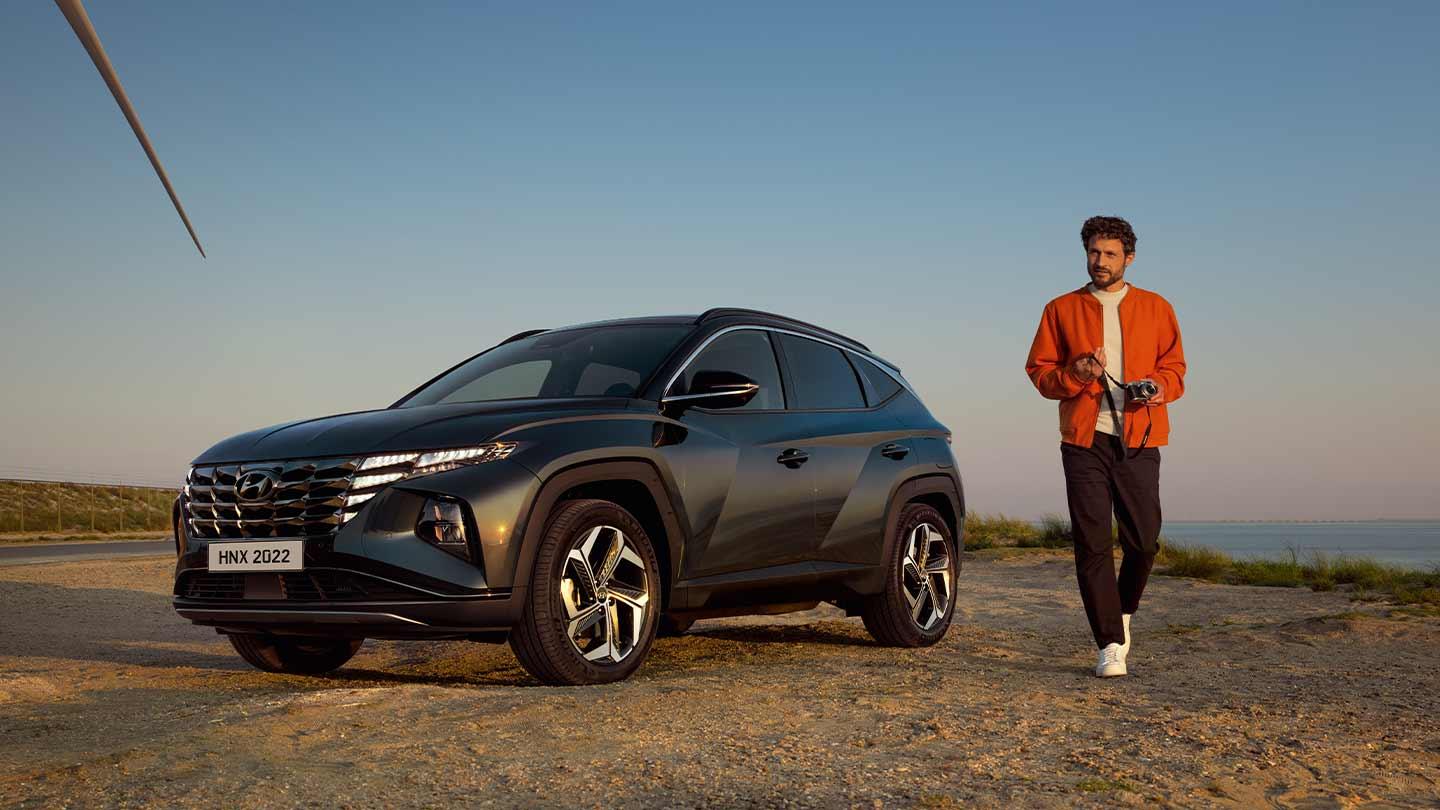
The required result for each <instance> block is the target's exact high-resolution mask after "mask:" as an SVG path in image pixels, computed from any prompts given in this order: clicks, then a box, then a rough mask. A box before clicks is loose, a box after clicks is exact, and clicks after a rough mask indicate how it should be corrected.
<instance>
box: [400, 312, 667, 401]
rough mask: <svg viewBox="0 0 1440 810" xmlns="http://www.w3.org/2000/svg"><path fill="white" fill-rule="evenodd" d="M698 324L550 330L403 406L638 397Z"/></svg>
mask: <svg viewBox="0 0 1440 810" xmlns="http://www.w3.org/2000/svg"><path fill="white" fill-rule="evenodd" d="M693 328H694V327H691V326H672V325H644V326H639V325H637V326H599V327H594V328H590V329H566V330H562V331H558V332H544V333H541V334H539V335H534V336H532V337H528V338H521V339H520V340H517V341H515V342H513V343H506V344H504V345H502V346H496V347H495V348H493V349H491V350H490V351H488V352H485V353H484V354H481V355H479V356H477V357H473V358H471V359H470V360H469V361H467V362H465V363H462V364H461V365H460V366H458V367H456V368H455V369H452V370H451V371H449V372H447V373H446V374H444V375H443V376H441V377H440V378H439V379H437V380H435V381H434V382H432V383H430V384H429V385H427V386H425V387H424V388H422V389H420V390H419V391H417V392H415V393H414V394H413V395H411V396H410V397H409V398H407V399H404V400H402V401H401V402H399V403H397V404H396V407H399V408H415V407H419V406H421V405H441V404H445V403H450V402H490V401H493V400H497V399H549V398H554V397H633V396H635V395H636V394H638V393H639V390H640V386H641V385H642V384H643V383H644V382H645V380H646V379H648V378H649V377H650V375H651V374H652V373H654V371H655V367H656V366H658V365H660V362H661V361H663V360H664V359H665V357H666V356H667V355H668V354H670V351H671V350H672V349H674V348H675V345H676V344H677V343H679V342H680V340H681V339H682V338H684V337H685V336H686V335H688V334H689V333H690V330H691V329H693Z"/></svg>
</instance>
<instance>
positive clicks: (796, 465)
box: [670, 329, 815, 579]
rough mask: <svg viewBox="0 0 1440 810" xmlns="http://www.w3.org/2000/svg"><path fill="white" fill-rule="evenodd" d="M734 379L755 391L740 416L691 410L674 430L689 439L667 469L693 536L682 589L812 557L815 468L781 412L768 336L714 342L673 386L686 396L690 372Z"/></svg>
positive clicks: (744, 334) (800, 421)
mask: <svg viewBox="0 0 1440 810" xmlns="http://www.w3.org/2000/svg"><path fill="white" fill-rule="evenodd" d="M701 371H727V372H733V373H739V374H743V375H745V376H746V377H748V378H750V379H752V380H754V381H755V382H756V383H758V384H759V385H760V391H759V392H758V393H757V394H756V395H755V398H754V399H752V400H750V402H749V403H748V404H747V405H745V406H744V407H741V408H729V409H716V410H709V409H705V408H702V407H696V408H691V409H689V410H687V411H686V412H685V413H684V414H683V415H682V416H681V417H680V422H681V423H682V424H683V425H684V426H685V428H686V430H687V432H688V438H687V439H686V440H685V441H684V442H683V443H682V444H680V445H679V446H677V447H676V448H674V451H673V454H672V455H671V462H672V469H673V470H675V473H676V476H677V478H678V479H679V481H680V485H681V486H682V487H683V488H684V490H685V501H686V508H687V509H688V510H689V512H690V515H689V518H690V524H691V527H692V530H693V534H692V539H691V546H690V548H689V549H687V554H686V560H685V563H684V564H683V566H682V571H681V576H682V577H683V578H685V579H693V578H696V577H704V576H711V575H715V574H726V573H733V572H738V571H748V570H753V569H758V568H768V567H772V566H777V565H785V564H788V563H798V562H803V561H806V560H808V559H809V558H810V557H811V556H812V555H813V552H814V547H815V518H814V508H813V493H814V487H815V478H814V469H815V467H814V464H813V463H811V462H810V460H809V458H808V454H809V453H810V451H811V450H812V449H813V448H812V447H811V445H809V444H806V443H805V442H804V441H801V439H802V438H803V437H805V436H806V435H807V431H806V426H805V419H804V416H803V415H801V414H794V413H790V412H787V411H786V410H785V392H784V389H783V386H782V384H781V381H780V371H779V366H778V363H777V361H776V357H775V352H774V346H773V343H772V341H771V337H770V334H769V333H768V332H766V331H764V330H760V329H742V330H737V331H734V332H727V333H724V334H722V335H720V336H719V337H718V338H716V339H715V340H714V341H713V342H712V343H711V344H710V345H709V346H707V347H706V348H705V350H704V351H702V352H701V353H700V354H699V355H698V356H696V358H695V360H694V361H692V362H691V363H690V365H689V366H688V367H686V369H685V370H684V371H682V373H681V374H680V376H679V377H678V378H677V379H676V381H675V383H674V385H672V386H671V391H670V393H671V394H678V393H685V392H687V391H688V390H689V382H690V380H691V379H692V378H693V377H694V375H695V374H696V373H697V372H701Z"/></svg>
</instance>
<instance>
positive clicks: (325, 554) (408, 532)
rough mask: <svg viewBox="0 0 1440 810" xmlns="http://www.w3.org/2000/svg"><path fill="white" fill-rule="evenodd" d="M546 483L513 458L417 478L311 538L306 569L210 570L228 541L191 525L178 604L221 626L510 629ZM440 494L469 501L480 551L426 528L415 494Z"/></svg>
mask: <svg viewBox="0 0 1440 810" xmlns="http://www.w3.org/2000/svg"><path fill="white" fill-rule="evenodd" d="M537 485H538V481H537V479H536V478H535V476H534V475H533V474H532V473H530V472H529V471H528V470H525V468H523V467H521V466H519V465H516V464H513V463H507V462H504V461H500V462H493V463H491V464H484V465H477V466H474V467H464V468H460V469H457V470H453V471H450V472H445V473H438V474H435V475H430V476H425V477H423V478H417V479H410V480H406V481H404V482H401V483H398V484H396V485H393V486H392V487H391V488H390V489H387V490H385V491H383V492H381V493H380V494H379V495H377V496H375V497H374V498H372V499H371V500H370V501H369V502H367V503H366V504H365V506H364V507H363V509H362V510H361V511H360V513H359V514H358V515H357V516H356V517H355V518H353V519H351V520H350V521H349V522H347V523H346V524H345V525H344V526H342V527H341V528H340V530H339V531H338V532H336V533H335V534H333V535H326V536H320V537H306V538H303V539H304V541H305V554H304V570H303V571H297V572H285V573H273V572H254V573H251V572H245V573H222V572H211V571H209V570H208V559H209V547H210V545H212V544H220V543H225V542H228V541H227V540H225V539H206V538H198V537H192V536H189V535H188V533H187V534H186V535H185V536H183V537H182V538H181V542H180V546H181V554H180V556H179V560H178V562H177V565H176V569H175V588H174V595H175V598H174V603H173V604H174V607H175V611H176V612H177V613H178V614H179V615H180V616H182V617H184V618H186V619H189V620H190V621H192V622H194V623H196V624H199V625H204V626H211V627H216V628H217V629H219V630H221V631H222V632H265V633H273V634H277V635H310V636H316V635H320V636H330V637H351V638H360V637H364V638H466V637H470V638H485V639H494V638H498V637H503V634H504V633H505V632H507V631H508V630H509V628H510V627H512V626H513V625H514V624H515V623H516V622H517V621H518V620H519V618H520V614H521V611H522V610H523V606H524V601H525V593H524V591H525V589H524V586H523V584H522V585H520V586H519V587H516V583H515V582H514V581H513V580H514V569H515V563H516V561H517V559H518V552H519V549H518V545H519V539H520V538H521V537H523V523H524V520H525V519H526V514H525V511H524V510H525V508H526V507H527V506H528V504H529V503H531V502H532V501H533V498H534V494H535V491H536V489H537ZM430 494H440V495H446V496H449V497H451V498H455V499H459V500H461V501H463V502H464V503H465V504H466V505H467V506H468V507H469V512H470V517H471V518H472V519H473V526H472V528H473V529H474V530H475V534H476V538H475V541H474V542H473V543H472V546H471V549H470V556H471V559H469V560H465V559H461V558H460V557H457V556H454V555H452V554H450V553H449V552H446V551H443V550H441V549H438V548H436V547H435V546H433V545H431V544H429V543H427V542H425V541H424V540H422V539H420V538H419V537H416V536H415V534H414V522H415V517H416V514H417V513H418V508H419V507H418V506H417V505H416V504H417V502H418V503H423V501H424V498H425V497H426V496H427V495H430ZM181 530H182V531H183V525H182V527H181Z"/></svg>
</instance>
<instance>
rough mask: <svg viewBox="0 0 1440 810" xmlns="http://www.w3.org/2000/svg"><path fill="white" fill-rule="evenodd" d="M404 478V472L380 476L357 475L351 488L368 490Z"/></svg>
mask: <svg viewBox="0 0 1440 810" xmlns="http://www.w3.org/2000/svg"><path fill="white" fill-rule="evenodd" d="M404 477H405V473H403V472H395V473H382V474H380V475H357V476H355V480H354V481H352V482H351V483H350V488H351V489H367V488H369V487H378V486H383V485H385V484H390V483H394V482H396V481H399V480H400V479H401V478H404Z"/></svg>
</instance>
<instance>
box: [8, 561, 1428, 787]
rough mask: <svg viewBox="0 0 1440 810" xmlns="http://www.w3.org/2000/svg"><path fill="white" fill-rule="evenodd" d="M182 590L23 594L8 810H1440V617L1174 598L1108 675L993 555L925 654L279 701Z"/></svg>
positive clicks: (157, 577)
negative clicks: (1161, 809)
mask: <svg viewBox="0 0 1440 810" xmlns="http://www.w3.org/2000/svg"><path fill="white" fill-rule="evenodd" d="M169 575H170V563H169V562H168V561H167V560H165V559H161V558H155V559H147V560H112V561H106V562H67V563H58V564H52V565H38V566H23V567H12V568H3V569H0V604H3V607H4V610H3V613H0V804H4V805H18V806H22V807H31V806H33V807H41V806H45V807H52V806H58V805H64V804H68V805H71V806H135V805H161V806H171V805H179V806H247V807H275V806H292V805H312V804H313V805H314V806H321V807H346V806H351V807H379V806H385V807H421V806H437V805H446V804H454V803H457V802H465V803H467V804H475V805H480V806H491V805H493V806H506V807H509V806H556V807H558V806H566V807H592V806H593V807H623V806H643V807H676V806H801V807H809V806H815V807H837V806H838V807H845V806H859V807H867V808H869V807H875V806H900V807H910V806H920V807H951V806H959V805H960V804H968V803H980V804H985V805H996V804H1013V805H1025V806H1041V807H1044V806H1072V805H1082V806H1089V805H1094V806H1099V805H1113V804H1135V805H1149V804H1153V803H1168V804H1173V805H1180V806H1195V807H1201V806H1203V807H1212V806H1235V807H1254V806H1260V805H1266V804H1269V805H1271V806H1294V807H1350V806H1363V805H1366V804H1372V803H1373V804H1372V806H1376V807H1390V806H1428V807H1434V806H1440V619H1436V618H1417V617H1409V618H1407V617H1399V616H1391V617H1386V614H1387V611H1385V610H1383V609H1380V608H1361V609H1360V610H1359V611H1358V612H1357V610H1356V607H1355V606H1354V605H1352V604H1351V603H1350V602H1349V601H1348V600H1347V599H1346V598H1345V597H1344V596H1343V595H1339V594H1317V593H1310V592H1307V591H1297V590H1283V589H1267V588H1246V587H1231V586H1216V585H1207V584H1204V583H1198V582H1193V581H1188V580H1175V579H1169V578H1164V577H1160V578H1156V579H1154V580H1152V586H1151V591H1150V593H1149V596H1148V602H1147V606H1146V609H1145V611H1144V612H1143V613H1142V614H1140V615H1139V616H1137V617H1136V620H1135V630H1136V639H1135V649H1134V650H1133V651H1132V653H1131V672H1132V675H1131V676H1130V677H1128V678H1124V679H1116V680H1109V681H1100V680H1097V679H1095V678H1093V677H1092V676H1090V675H1089V670H1088V666H1090V665H1091V664H1093V660H1094V652H1093V647H1091V645H1090V644H1089V642H1088V638H1087V636H1088V634H1087V630H1086V625H1085V620H1084V616H1083V613H1082V612H1081V610H1080V606H1079V597H1078V595H1077V594H1076V591H1075V588H1074V585H1073V569H1072V567H1071V563H1070V562H1069V560H1068V559H1067V558H1065V557H1063V556H1052V555H1044V554H1041V555H1026V556H1024V557H1023V558H1016V559H1008V560H1007V559H993V558H974V557H971V558H970V559H968V560H967V563H966V568H965V571H964V573H963V574H962V575H961V582H962V585H963V590H962V598H961V601H960V603H959V611H958V615H957V621H959V624H958V625H957V626H956V627H955V628H954V629H953V630H952V631H951V633H950V635H949V636H948V637H947V638H946V640H945V641H944V642H943V643H941V644H940V645H938V646H936V647H934V648H931V649H926V650H906V651H897V650H891V649H884V648H880V647H876V646H874V645H873V644H872V643H871V642H870V640H869V637H868V636H867V635H866V634H865V632H864V629H863V627H861V626H860V625H859V623H858V620H853V619H851V620H847V619H844V618H842V617H841V616H840V615H839V614H838V612H837V611H834V610H830V609H828V608H822V609H821V610H818V611H812V612H811V613H810V614H797V615H792V616H782V617H764V618H755V619H736V620H721V621H710V622H701V623H698V624H697V625H696V626H695V628H694V629H693V630H692V631H691V633H690V634H689V635H687V636H685V637H683V638H678V639H665V640H661V641H659V642H658V643H657V645H656V648H655V650H654V652H653V654H652V657H651V659H650V661H649V662H648V663H647V664H646V666H645V667H643V668H642V669H641V670H640V672H639V673H638V675H637V676H636V677H635V678H634V679H632V680H630V681H628V682H625V683H622V684H616V685H612V686H605V687H587V688H575V689H555V688H546V687H539V686H536V685H534V682H532V681H531V680H529V679H528V677H527V676H526V675H525V674H524V672H523V671H522V670H521V669H520V668H519V667H518V665H517V664H516V663H515V660H514V658H513V656H511V654H510V652H509V648H508V647H504V646H488V645H477V644H468V643H444V644H424V643H409V642H403V643H402V642H369V643H367V645H366V647H365V649H364V650H362V651H361V653H360V655H358V656H357V657H356V658H355V660H353V661H352V662H351V664H350V666H349V667H348V668H347V669H345V670H342V671H341V672H340V673H339V674H338V675H337V676H335V677H329V678H301V677H287V676H272V675H264V674H261V673H258V672H255V671H253V670H250V669H249V668H248V667H246V666H245V665H244V664H242V663H241V661H240V660H239V659H238V658H237V657H236V656H235V655H234V654H233V653H232V652H231V650H230V647H229V644H228V643H226V642H225V641H224V640H223V639H222V638H220V637H219V636H216V635H215V634H214V633H213V632H211V631H208V630H204V629H200V628H196V627H193V626H191V625H189V624H187V623H185V622H183V621H181V620H180V619H179V618H177V617H176V616H175V615H174V614H173V612H171V610H170V608H169V598H168V591H169Z"/></svg>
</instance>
